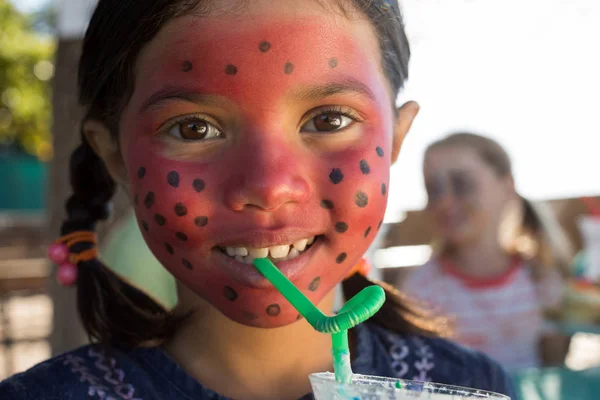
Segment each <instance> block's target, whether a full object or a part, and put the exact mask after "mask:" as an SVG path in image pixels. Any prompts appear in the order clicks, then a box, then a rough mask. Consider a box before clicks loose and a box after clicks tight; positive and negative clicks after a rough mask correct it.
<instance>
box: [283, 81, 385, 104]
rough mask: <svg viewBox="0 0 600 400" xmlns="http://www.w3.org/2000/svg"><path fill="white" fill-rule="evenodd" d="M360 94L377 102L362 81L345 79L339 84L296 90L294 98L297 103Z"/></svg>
mask: <svg viewBox="0 0 600 400" xmlns="http://www.w3.org/2000/svg"><path fill="white" fill-rule="evenodd" d="M352 93H354V94H360V95H363V96H366V97H368V98H369V99H371V100H373V101H375V100H376V99H375V95H374V94H373V92H372V91H371V89H369V87H368V86H367V85H365V84H364V83H362V82H361V81H359V80H357V79H355V78H352V77H344V78H343V79H340V80H339V81H337V82H330V83H327V84H325V85H316V86H311V87H307V88H302V89H298V90H296V91H295V92H294V93H293V95H292V98H293V99H294V100H296V101H307V102H310V101H318V100H322V99H324V98H327V97H329V96H333V95H336V94H352Z"/></svg>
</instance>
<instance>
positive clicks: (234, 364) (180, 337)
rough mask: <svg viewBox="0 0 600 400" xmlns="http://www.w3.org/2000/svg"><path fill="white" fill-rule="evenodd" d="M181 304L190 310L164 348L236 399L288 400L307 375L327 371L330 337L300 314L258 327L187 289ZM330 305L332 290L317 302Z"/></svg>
mask: <svg viewBox="0 0 600 400" xmlns="http://www.w3.org/2000/svg"><path fill="white" fill-rule="evenodd" d="M180 304H182V307H181V308H184V309H192V310H194V313H193V314H192V315H191V316H190V317H189V318H188V319H187V320H186V321H185V323H184V325H182V326H181V328H180V329H179V330H178V331H177V332H176V334H175V336H174V337H173V338H172V339H171V340H170V341H169V342H168V343H167V344H166V346H165V348H166V351H167V352H168V353H169V354H170V355H171V357H173V359H174V360H175V361H176V362H177V363H178V364H179V365H180V366H181V367H182V368H183V369H184V370H185V371H186V372H187V373H188V374H190V375H191V376H192V377H193V378H195V379H196V380H198V381H199V382H201V383H202V384H203V385H204V386H205V387H207V388H209V389H211V390H214V391H215V392H217V393H219V394H221V395H224V396H226V397H228V398H235V399H237V400H253V399H262V400H269V399H278V400H288V399H289V400H292V399H294V400H295V399H298V398H300V397H302V396H303V395H304V394H306V393H308V392H310V384H309V381H308V375H309V374H310V373H313V372H320V371H328V370H329V371H331V370H332V368H333V364H332V358H331V337H330V336H329V335H324V334H321V333H318V332H316V331H315V330H314V329H313V328H312V327H311V326H310V325H309V324H308V323H307V322H306V321H305V320H304V319H302V320H300V321H298V322H296V323H294V324H292V325H288V326H284V327H281V328H274V329H259V328H251V327H248V326H244V325H240V324H238V323H236V322H233V321H231V320H230V319H228V318H227V317H225V316H223V315H222V314H221V313H220V312H219V311H217V310H216V309H215V308H213V307H212V306H210V305H209V304H208V303H206V302H204V301H203V300H200V299H198V297H197V296H196V295H194V294H193V293H191V292H189V290H187V289H180ZM320 308H321V310H322V311H323V312H325V313H331V311H332V309H333V292H332V293H331V294H329V295H328V296H327V297H326V298H325V299H324V301H323V302H322V303H321V304H320Z"/></svg>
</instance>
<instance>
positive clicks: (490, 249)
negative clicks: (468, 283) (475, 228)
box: [448, 236, 511, 278]
mask: <svg viewBox="0 0 600 400" xmlns="http://www.w3.org/2000/svg"><path fill="white" fill-rule="evenodd" d="M448 257H449V259H450V261H452V262H453V264H454V265H455V266H456V268H458V269H459V270H460V271H461V272H463V273H464V274H466V275H469V276H472V277H474V278H490V277H496V276H499V275H502V274H503V273H504V272H506V271H507V270H508V269H509V268H510V267H511V262H510V260H511V256H510V254H509V253H508V252H507V251H506V250H505V249H504V248H502V246H501V245H500V243H499V242H498V239H497V238H496V237H485V236H482V237H481V238H480V240H478V241H476V242H473V243H470V244H466V245H462V246H461V247H459V248H453V249H451V250H450V251H449V252H448Z"/></svg>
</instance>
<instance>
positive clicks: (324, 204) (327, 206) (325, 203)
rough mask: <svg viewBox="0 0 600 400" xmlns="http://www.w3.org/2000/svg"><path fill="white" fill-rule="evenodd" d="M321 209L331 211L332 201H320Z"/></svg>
mask: <svg viewBox="0 0 600 400" xmlns="http://www.w3.org/2000/svg"><path fill="white" fill-rule="evenodd" d="M321 207H323V208H324V209H326V210H332V209H333V201H331V200H321Z"/></svg>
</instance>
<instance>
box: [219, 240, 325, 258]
mask: <svg viewBox="0 0 600 400" xmlns="http://www.w3.org/2000/svg"><path fill="white" fill-rule="evenodd" d="M314 241H315V237H314V236H313V237H311V238H306V239H300V240H296V241H295V242H294V243H293V244H291V245H290V244H282V245H277V246H271V247H268V248H267V247H263V248H258V249H254V248H251V247H224V248H222V250H224V251H225V253H227V255H228V256H229V257H232V258H235V259H236V260H237V261H239V262H242V263H244V264H252V262H253V261H254V259H255V258H266V257H269V256H270V257H271V258H272V259H274V260H280V261H285V260H291V259H293V258H296V257H298V256H299V255H300V254H301V253H302V252H303V251H304V250H306V248H307V246H309V245H311V244H312V243H313V242H314Z"/></svg>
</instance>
